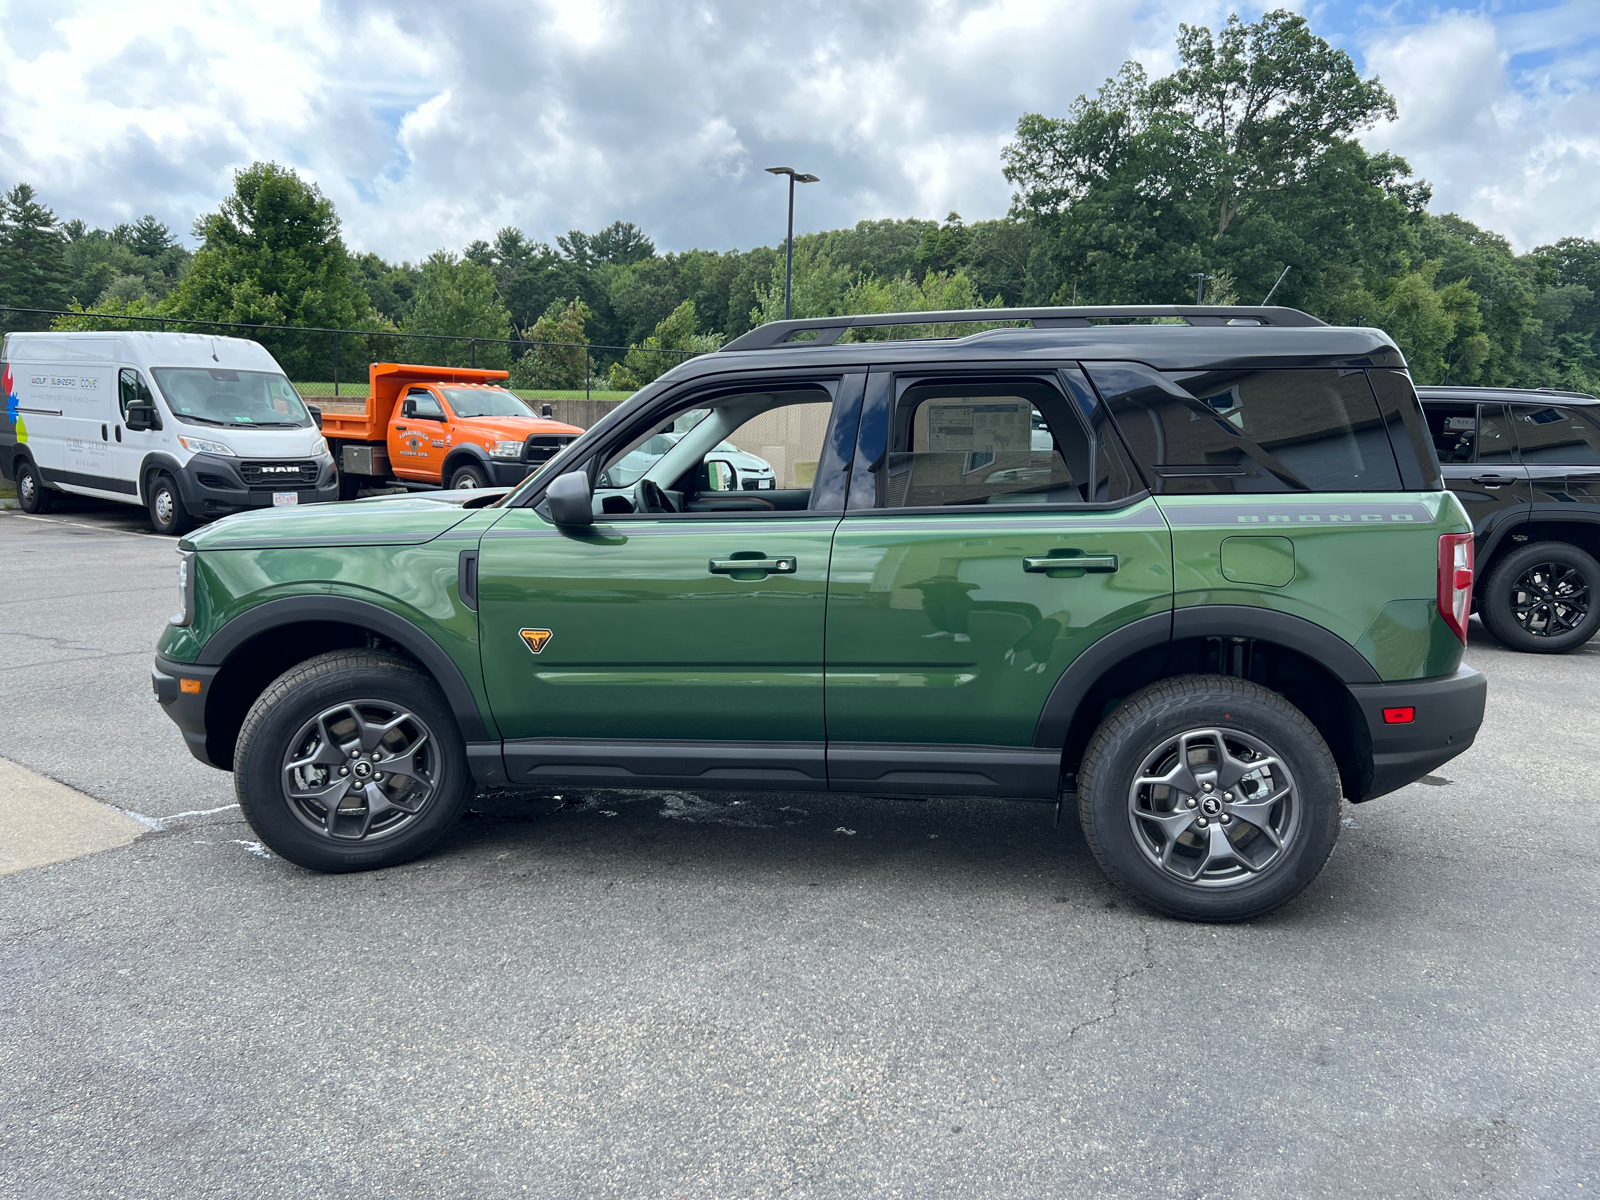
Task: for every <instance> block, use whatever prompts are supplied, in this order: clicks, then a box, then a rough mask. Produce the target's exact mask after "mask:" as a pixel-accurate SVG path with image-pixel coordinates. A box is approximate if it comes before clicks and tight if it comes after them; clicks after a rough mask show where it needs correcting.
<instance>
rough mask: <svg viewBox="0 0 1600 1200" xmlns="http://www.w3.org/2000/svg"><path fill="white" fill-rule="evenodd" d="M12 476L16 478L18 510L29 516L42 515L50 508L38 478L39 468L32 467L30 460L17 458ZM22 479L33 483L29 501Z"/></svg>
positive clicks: (46, 494) (48, 499)
mask: <svg viewBox="0 0 1600 1200" xmlns="http://www.w3.org/2000/svg"><path fill="white" fill-rule="evenodd" d="M13 474H14V475H15V476H16V486H17V507H18V508H20V509H21V510H22V511H23V512H25V513H28V514H29V515H30V516H31V515H36V514H39V513H42V512H44V511H45V510H46V509H48V508H49V507H50V497H49V495H48V493H47V492H46V491H45V486H44V480H42V479H40V478H39V468H38V467H36V466H34V465H33V460H32V459H29V458H19V459H18V460H17V466H16V470H15V471H14V472H13ZM24 477H26V478H28V479H30V480H32V481H33V498H32V499H31V500H30V499H29V498H28V494H27V492H26V491H25V490H24V488H23V479H24Z"/></svg>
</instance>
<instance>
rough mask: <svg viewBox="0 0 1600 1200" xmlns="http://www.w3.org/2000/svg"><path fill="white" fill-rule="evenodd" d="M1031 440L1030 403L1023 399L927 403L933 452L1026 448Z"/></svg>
mask: <svg viewBox="0 0 1600 1200" xmlns="http://www.w3.org/2000/svg"><path fill="white" fill-rule="evenodd" d="M1032 440H1033V405H1031V404H1029V403H1027V402H1026V401H1021V400H1018V401H1003V402H1001V403H996V404H940V403H933V404H930V405H928V449H929V450H931V451H933V452H934V453H936V454H937V453H946V454H948V453H970V452H972V451H987V452H988V453H989V454H991V455H994V454H1008V453H1013V452H1016V451H1025V450H1027V449H1029V448H1030V446H1031V445H1032Z"/></svg>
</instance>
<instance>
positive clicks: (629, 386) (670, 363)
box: [611, 300, 722, 392]
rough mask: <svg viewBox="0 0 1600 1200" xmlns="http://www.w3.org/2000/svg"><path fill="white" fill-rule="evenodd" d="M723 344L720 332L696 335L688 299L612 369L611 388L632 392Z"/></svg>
mask: <svg viewBox="0 0 1600 1200" xmlns="http://www.w3.org/2000/svg"><path fill="white" fill-rule="evenodd" d="M720 345H722V335H721V334H718V333H709V334H697V333H696V332H695V313H694V301H693V300H685V301H684V302H683V303H682V304H680V305H678V307H677V308H675V309H673V310H672V313H671V314H670V315H669V316H668V317H667V318H666V319H665V320H663V321H662V322H661V323H660V324H659V325H657V326H656V331H655V333H654V334H652V335H651V336H650V337H647V338H645V340H644V342H643V343H642V344H641V345H638V346H633V347H630V348H629V350H628V353H627V355H626V356H625V357H624V358H623V360H622V361H621V362H619V363H615V364H613V365H612V367H611V386H612V387H613V388H614V389H615V390H617V391H619V392H631V391H633V390H634V389H635V388H641V387H643V386H644V385H645V384H647V383H650V382H651V381H653V380H654V379H656V378H658V377H659V376H660V375H662V374H663V373H664V372H665V371H666V370H667V369H668V368H669V367H675V366H677V365H678V364H679V363H680V362H682V361H684V360H685V359H687V358H693V357H694V356H695V355H697V354H710V353H711V352H712V351H714V350H716V349H717V347H718V346H720Z"/></svg>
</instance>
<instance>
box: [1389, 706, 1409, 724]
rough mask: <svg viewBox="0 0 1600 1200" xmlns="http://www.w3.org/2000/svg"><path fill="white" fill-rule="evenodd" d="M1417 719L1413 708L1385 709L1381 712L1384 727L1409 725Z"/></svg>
mask: <svg viewBox="0 0 1600 1200" xmlns="http://www.w3.org/2000/svg"><path fill="white" fill-rule="evenodd" d="M1416 719H1417V710H1416V709H1414V708H1386V709H1384V710H1383V722H1384V724H1385V725H1409V724H1411V722H1412V721H1414V720H1416Z"/></svg>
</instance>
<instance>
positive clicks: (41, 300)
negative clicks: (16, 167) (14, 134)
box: [0, 183, 70, 329]
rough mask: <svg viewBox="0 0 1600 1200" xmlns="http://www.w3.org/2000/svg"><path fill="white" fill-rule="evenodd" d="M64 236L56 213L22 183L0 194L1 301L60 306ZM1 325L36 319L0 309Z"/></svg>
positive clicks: (65, 281)
mask: <svg viewBox="0 0 1600 1200" xmlns="http://www.w3.org/2000/svg"><path fill="white" fill-rule="evenodd" d="M69 283H70V278H69V276H68V273H67V260H66V239H65V238H64V237H63V236H62V234H61V229H60V228H59V226H58V225H57V223H56V215H55V213H54V212H52V211H51V210H50V209H49V208H46V207H45V206H44V205H43V204H41V203H39V199H38V195H37V193H35V192H34V190H33V188H31V187H30V186H29V185H27V184H26V183H19V184H17V185H16V187H14V188H12V189H11V190H10V191H9V192H7V193H6V194H5V196H4V197H3V198H0V304H4V305H9V306H12V307H15V308H65V307H66V306H67V301H68V298H69V293H68V287H69ZM0 322H3V323H4V327H5V328H8V329H15V328H19V327H36V326H37V322H38V318H29V317H24V316H23V315H21V314H17V313H0Z"/></svg>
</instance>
